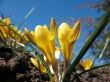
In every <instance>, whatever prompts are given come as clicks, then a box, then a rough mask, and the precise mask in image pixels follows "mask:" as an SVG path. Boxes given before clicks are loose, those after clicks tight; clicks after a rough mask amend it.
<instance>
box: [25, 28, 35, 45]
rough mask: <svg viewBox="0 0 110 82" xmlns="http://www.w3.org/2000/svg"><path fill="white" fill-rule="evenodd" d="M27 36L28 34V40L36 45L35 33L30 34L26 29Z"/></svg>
mask: <svg viewBox="0 0 110 82" xmlns="http://www.w3.org/2000/svg"><path fill="white" fill-rule="evenodd" d="M25 34H26V36H27V37H28V39H29V40H30V41H31V42H32V43H34V44H36V42H35V35H34V33H32V32H29V31H28V29H27V28H25Z"/></svg>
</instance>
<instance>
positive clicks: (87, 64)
mask: <svg viewBox="0 0 110 82" xmlns="http://www.w3.org/2000/svg"><path fill="white" fill-rule="evenodd" d="M92 64H93V61H92V59H86V60H83V61H82V62H80V65H81V66H82V67H83V68H84V69H85V70H89V69H90V68H91V66H92Z"/></svg>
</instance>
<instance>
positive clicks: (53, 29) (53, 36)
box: [50, 18, 57, 48]
mask: <svg viewBox="0 0 110 82" xmlns="http://www.w3.org/2000/svg"><path fill="white" fill-rule="evenodd" d="M56 33H57V29H56V22H55V20H54V19H53V18H51V22H50V40H51V41H52V44H54V46H53V47H54V48H55V40H56Z"/></svg>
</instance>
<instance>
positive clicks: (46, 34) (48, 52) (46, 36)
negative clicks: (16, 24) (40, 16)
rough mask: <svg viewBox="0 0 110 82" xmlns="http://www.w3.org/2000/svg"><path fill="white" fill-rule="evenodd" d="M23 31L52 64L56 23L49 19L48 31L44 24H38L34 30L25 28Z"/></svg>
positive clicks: (53, 61) (53, 60)
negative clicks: (30, 30)
mask: <svg viewBox="0 0 110 82" xmlns="http://www.w3.org/2000/svg"><path fill="white" fill-rule="evenodd" d="M25 33H26V35H27V37H28V38H29V40H30V41H31V42H32V43H34V44H35V45H36V46H37V47H38V48H39V49H40V50H41V51H42V52H43V53H44V55H45V57H46V61H47V62H48V64H54V63H55V62H56V60H55V55H54V54H55V40H56V24H55V21H54V19H53V18H52V19H51V23H50V31H49V30H48V27H47V26H46V25H44V26H41V25H38V26H37V27H36V28H35V32H33V31H32V32H29V31H28V29H27V28H25Z"/></svg>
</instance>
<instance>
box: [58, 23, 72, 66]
mask: <svg viewBox="0 0 110 82" xmlns="http://www.w3.org/2000/svg"><path fill="white" fill-rule="evenodd" d="M70 31H71V28H70V26H69V25H68V24H67V23H62V24H61V25H60V26H59V29H58V38H59V42H60V45H61V49H62V55H63V57H64V60H65V65H66V66H67V65H68V63H69V62H68V61H69V60H68V55H69V54H68V53H69V40H68V37H69V34H70Z"/></svg>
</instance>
